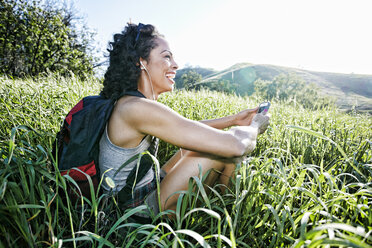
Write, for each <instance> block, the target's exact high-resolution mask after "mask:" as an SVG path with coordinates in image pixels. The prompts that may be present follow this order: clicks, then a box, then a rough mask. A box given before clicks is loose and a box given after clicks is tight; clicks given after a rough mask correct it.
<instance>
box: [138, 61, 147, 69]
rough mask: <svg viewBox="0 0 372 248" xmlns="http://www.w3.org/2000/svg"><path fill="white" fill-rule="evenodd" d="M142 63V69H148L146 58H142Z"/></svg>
mask: <svg viewBox="0 0 372 248" xmlns="http://www.w3.org/2000/svg"><path fill="white" fill-rule="evenodd" d="M139 63H140V65H141V67H140V68H141V70H144V69H146V67H145V65H147V61H146V60H144V59H143V58H140V61H139Z"/></svg>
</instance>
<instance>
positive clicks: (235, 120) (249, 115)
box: [200, 108, 258, 129]
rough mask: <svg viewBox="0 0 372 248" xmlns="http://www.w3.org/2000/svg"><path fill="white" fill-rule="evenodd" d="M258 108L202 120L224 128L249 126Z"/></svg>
mask: <svg viewBox="0 0 372 248" xmlns="http://www.w3.org/2000/svg"><path fill="white" fill-rule="evenodd" d="M257 110H258V108H254V109H246V110H243V111H241V112H239V113H237V114H234V115H229V116H226V117H222V118H218V119H213V120H203V121H200V122H201V123H203V124H206V125H208V126H210V127H213V128H217V129H224V128H229V127H232V126H249V125H250V124H251V122H252V119H253V117H254V116H255V115H256V113H257Z"/></svg>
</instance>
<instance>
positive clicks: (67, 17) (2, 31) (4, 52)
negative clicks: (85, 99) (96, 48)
mask: <svg viewBox="0 0 372 248" xmlns="http://www.w3.org/2000/svg"><path fill="white" fill-rule="evenodd" d="M0 3H1V5H0V68H1V69H0V70H1V71H0V72H1V73H2V74H6V75H11V76H15V77H24V76H36V75H38V74H40V73H44V72H48V71H51V72H58V73H61V74H62V75H64V74H68V73H69V72H70V71H71V72H73V73H75V74H76V75H79V76H83V75H85V74H90V73H92V72H93V63H94V61H95V58H94V56H93V46H92V45H91V43H92V42H93V36H94V35H93V33H92V32H91V31H89V29H87V28H86V27H85V26H84V25H82V26H81V27H80V28H78V25H77V24H78V21H81V18H79V17H77V15H76V13H75V12H74V10H73V7H72V6H70V7H69V6H67V4H66V3H61V2H60V1H52V0H46V1H43V0H32V1H31V0H0Z"/></svg>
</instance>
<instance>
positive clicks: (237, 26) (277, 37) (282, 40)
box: [71, 0, 372, 74]
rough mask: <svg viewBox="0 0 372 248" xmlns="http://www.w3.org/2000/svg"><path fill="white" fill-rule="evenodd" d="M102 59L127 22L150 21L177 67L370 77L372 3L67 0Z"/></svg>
mask: <svg viewBox="0 0 372 248" xmlns="http://www.w3.org/2000/svg"><path fill="white" fill-rule="evenodd" d="M71 1H72V2H73V3H74V6H75V8H76V9H77V11H78V14H79V15H81V16H83V17H84V19H85V20H86V23H87V25H88V27H89V28H91V29H92V30H94V31H95V32H96V33H97V34H96V40H97V49H98V50H99V51H100V53H99V55H100V56H101V61H103V60H105V59H107V58H105V57H104V56H103V55H104V53H105V51H106V49H107V44H108V42H109V41H111V40H112V37H113V34H115V33H119V32H121V31H122V30H123V29H124V27H125V25H126V23H127V22H129V21H131V22H133V23H139V22H141V23H144V24H153V25H154V26H156V28H157V29H158V31H159V32H160V33H162V34H163V35H164V36H165V38H166V39H167V41H168V42H169V44H170V47H171V50H172V52H173V54H174V56H175V59H176V62H177V63H178V65H179V67H180V68H183V67H185V66H201V67H206V68H213V69H216V70H222V69H226V68H228V67H230V66H232V65H234V64H236V63H240V62H248V63H253V64H272V65H279V66H287V67H294V68H300V69H305V70H313V71H326V72H338V73H355V74H372V14H371V10H372V1H371V0H229V1H228V0H183V1H181V0H153V1H151V0H105V1H102V0H71Z"/></svg>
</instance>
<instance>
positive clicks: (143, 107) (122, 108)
mask: <svg viewBox="0 0 372 248" xmlns="http://www.w3.org/2000/svg"><path fill="white" fill-rule="evenodd" d="M115 108H116V110H115V111H116V113H117V114H118V115H119V116H120V118H121V119H123V120H125V121H126V122H128V123H131V124H138V122H139V121H140V122H143V121H146V120H149V119H151V120H153V121H155V120H156V119H158V118H162V117H167V116H168V117H169V116H173V115H178V114H177V113H176V112H175V111H173V110H172V109H171V108H169V107H167V106H166V105H164V104H162V103H159V102H156V101H153V100H149V99H145V98H139V97H125V98H122V99H120V100H119V101H118V103H117V106H116V107H115Z"/></svg>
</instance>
